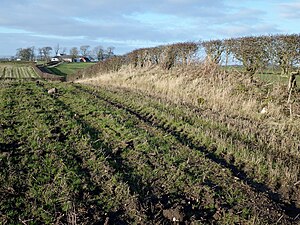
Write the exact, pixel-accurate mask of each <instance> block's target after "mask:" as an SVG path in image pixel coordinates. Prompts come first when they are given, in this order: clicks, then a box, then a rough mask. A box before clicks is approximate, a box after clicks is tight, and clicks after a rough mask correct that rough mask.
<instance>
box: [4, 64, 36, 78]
mask: <svg viewBox="0 0 300 225" xmlns="http://www.w3.org/2000/svg"><path fill="white" fill-rule="evenodd" d="M38 77H39V75H38V74H37V73H36V72H35V71H34V69H33V68H32V66H29V65H12V64H9V63H3V64H0V79H6V78H8V79H20V78H21V79H26V78H38Z"/></svg>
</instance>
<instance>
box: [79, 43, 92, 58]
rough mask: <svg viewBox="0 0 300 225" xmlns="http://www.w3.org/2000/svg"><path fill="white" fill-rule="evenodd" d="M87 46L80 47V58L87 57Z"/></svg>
mask: <svg viewBox="0 0 300 225" xmlns="http://www.w3.org/2000/svg"><path fill="white" fill-rule="evenodd" d="M89 48H90V46H89V45H82V46H80V52H81V54H82V56H87V55H88V54H89Z"/></svg>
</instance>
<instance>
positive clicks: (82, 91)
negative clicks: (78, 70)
mask: <svg viewBox="0 0 300 225" xmlns="http://www.w3.org/2000/svg"><path fill="white" fill-rule="evenodd" d="M52 87H56V88H57V89H58V93H57V94H56V95H49V94H48V93H47V90H48V89H49V88H52ZM0 99H1V101H0V148H1V150H2V151H1V152H0V166H1V168H2V169H1V170H0V183H1V186H0V211H1V213H0V221H3V223H4V224H16V223H25V221H26V222H28V223H29V224H55V223H57V224H67V223H71V222H72V221H76V222H77V224H94V223H97V224H105V223H108V224H173V222H174V221H173V220H174V218H175V220H177V219H178V220H179V222H181V223H184V222H185V223H186V224H192V223H194V224H275V223H276V221H278V219H280V220H281V221H282V222H283V223H285V222H286V224H288V222H289V219H288V218H287V216H286V215H284V214H282V212H281V211H280V209H279V208H278V205H276V204H275V203H274V202H272V200H270V199H268V197H267V195H265V194H261V193H260V192H258V191H255V190H254V189H253V188H252V187H250V186H249V185H248V184H247V182H245V181H243V180H239V179H237V178H236V177H235V176H236V174H234V173H233V171H232V170H231V169H230V168H229V167H228V166H224V163H223V164H222V163H219V162H218V160H215V159H213V157H211V156H209V155H212V154H214V152H213V151H214V148H215V147H214V145H215V143H213V142H214V140H213V139H212V138H210V137H209V134H208V135H207V136H208V137H205V130H207V129H212V130H214V129H215V130H218V129H222V130H223V131H224V132H225V133H224V135H226V134H228V135H231V134H230V132H229V131H228V130H227V129H228V128H227V127H226V126H224V127H222V126H221V125H220V126H215V125H214V124H210V123H209V122H206V121H202V120H200V119H199V118H198V116H196V115H195V117H193V116H192V115H193V114H194V113H190V114H187V111H185V110H186V109H180V108H177V107H176V106H174V105H171V104H169V105H166V104H165V103H163V102H161V101H156V100H155V99H153V98H149V97H147V96H142V95H139V96H137V95H135V94H133V93H129V92H123V91H119V90H109V89H104V88H103V89H95V88H91V87H85V86H81V85H75V84H66V83H48V82H45V83H44V85H40V84H36V83H35V82H22V81H17V82H5V83H4V82H3V83H0ZM147 103H149V104H147ZM193 124H194V125H193ZM193 127H194V128H193ZM236 132H238V131H236ZM233 135H235V134H233ZM235 138H238V139H241V141H243V140H244V138H247V137H239V136H237V135H235ZM198 140H199V141H202V143H197V141H198ZM246 141H247V140H246ZM249 141H251V140H249ZM217 144H218V143H217ZM218 145H219V144H218ZM220 145H221V144H220ZM203 148H206V150H204V149H203ZM209 151H211V152H209ZM270 208H271V209H272V210H270V211H267V209H270ZM178 211H179V212H181V213H182V215H183V216H182V217H179V216H178V213H175V212H178ZM281 215H283V217H281ZM254 221H255V223H254Z"/></svg>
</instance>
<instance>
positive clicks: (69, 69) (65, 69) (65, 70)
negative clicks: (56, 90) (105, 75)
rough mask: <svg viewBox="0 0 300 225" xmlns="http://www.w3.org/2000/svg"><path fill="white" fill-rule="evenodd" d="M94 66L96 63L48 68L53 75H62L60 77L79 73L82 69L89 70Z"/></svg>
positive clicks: (68, 64)
mask: <svg viewBox="0 0 300 225" xmlns="http://www.w3.org/2000/svg"><path fill="white" fill-rule="evenodd" d="M94 64H95V63H85V62H80V63H62V64H59V65H58V66H55V67H47V69H48V70H49V71H50V72H51V73H53V74H56V75H60V76H67V75H70V74H73V73H75V72H77V71H78V70H80V69H84V68H87V67H89V66H91V65H94Z"/></svg>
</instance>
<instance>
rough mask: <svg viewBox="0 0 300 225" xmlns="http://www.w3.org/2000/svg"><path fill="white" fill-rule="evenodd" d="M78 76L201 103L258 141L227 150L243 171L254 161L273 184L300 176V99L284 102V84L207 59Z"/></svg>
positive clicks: (208, 114)
mask: <svg viewBox="0 0 300 225" xmlns="http://www.w3.org/2000/svg"><path fill="white" fill-rule="evenodd" d="M77 82H79V83H85V84H92V85H97V84H101V85H107V86H112V87H122V88H126V89H130V90H133V91H139V92H143V93H145V94H147V95H152V96H154V97H158V98H163V99H165V100H167V101H171V102H173V103H176V104H188V105H191V106H192V107H196V108H201V109H202V115H201V116H202V117H204V118H207V119H209V120H211V121H214V122H216V123H222V124H225V125H226V126H227V127H228V128H229V129H231V130H234V131H237V132H239V133H240V134H242V135H245V136H249V137H250V138H251V139H253V140H255V143H257V145H258V146H257V148H256V147H254V150H255V151H253V147H252V149H248V151H247V150H246V151H244V150H243V151H238V150H237V149H239V148H243V149H247V148H248V147H247V146H246V147H245V144H244V143H240V144H235V147H234V148H232V149H228V150H227V151H228V152H227V153H228V154H231V155H234V156H235V157H236V159H237V160H240V161H241V162H243V163H246V166H245V170H246V171H247V170H249V171H251V170H252V171H253V168H256V167H257V168H256V169H254V172H253V173H255V174H256V175H257V177H258V179H259V180H264V181H265V182H267V183H268V184H269V185H270V186H271V187H276V189H277V188H279V189H280V188H281V189H283V190H290V188H289V187H292V186H294V184H295V183H296V184H297V182H298V181H299V180H300V175H299V174H300V165H299V157H300V152H299V149H300V146H299V139H300V128H299V124H300V119H299V114H300V111H299V109H300V107H299V105H300V103H299V100H297V95H298V94H297V93H294V95H293V100H292V101H293V104H292V106H291V105H289V104H287V98H288V93H287V90H286V86H285V85H283V84H266V83H263V82H261V81H259V80H257V81H256V82H254V83H251V82H250V80H249V79H248V78H247V77H245V76H244V75H242V74H240V73H239V72H238V71H235V72H234V71H233V72H230V73H228V72H226V71H224V70H220V69H219V68H218V66H216V65H212V64H209V63H202V64H200V65H195V66H189V67H186V68H174V69H172V70H169V71H166V70H162V69H160V68H156V67H154V68H143V69H132V68H130V67H124V68H122V69H121V70H120V71H119V72H117V73H109V74H99V76H97V77H94V78H89V79H85V80H83V79H82V80H79V81H77ZM298 99H299V98H298ZM291 107H292V110H290V108H291ZM263 108H265V109H266V113H264V114H262V113H261V110H262V109H263ZM207 135H209V136H212V137H213V136H214V138H215V139H216V140H217V139H219V142H220V143H219V144H222V143H221V142H222V141H223V142H228V139H223V140H222V138H220V137H218V135H219V134H214V133H210V132H208V133H207ZM224 140H225V141H224ZM231 141H232V142H236V141H235V140H234V139H232V140H231ZM227 144H228V143H227ZM224 145H225V143H224ZM235 148H236V149H235ZM278 185H279V186H280V187H278ZM292 189H295V186H294V187H292ZM282 192H283V194H285V193H284V192H285V191H282ZM296 195H297V194H296ZM287 196H288V194H287Z"/></svg>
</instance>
